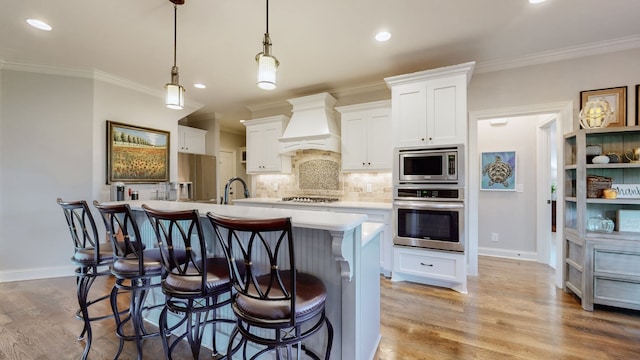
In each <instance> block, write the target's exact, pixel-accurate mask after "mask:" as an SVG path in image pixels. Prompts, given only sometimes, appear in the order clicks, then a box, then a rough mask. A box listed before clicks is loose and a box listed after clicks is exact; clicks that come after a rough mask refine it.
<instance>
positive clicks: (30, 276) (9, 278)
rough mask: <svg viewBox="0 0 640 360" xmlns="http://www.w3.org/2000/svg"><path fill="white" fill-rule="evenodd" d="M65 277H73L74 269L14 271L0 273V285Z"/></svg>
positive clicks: (51, 268)
mask: <svg viewBox="0 0 640 360" xmlns="http://www.w3.org/2000/svg"><path fill="white" fill-rule="evenodd" d="M66 276H75V268H74V267H73V266H72V265H69V266H56V267H48V268H35V269H25V270H15V271H0V283H4V282H13V281H24V280H38V279H49V278H58V277H66Z"/></svg>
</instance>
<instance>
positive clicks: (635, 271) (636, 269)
mask: <svg viewBox="0 0 640 360" xmlns="http://www.w3.org/2000/svg"><path fill="white" fill-rule="evenodd" d="M593 271H594V272H595V273H596V274H598V273H607V274H618V275H628V276H639V277H640V253H635V252H614V251H608V250H598V249H596V251H595V255H594V260H593Z"/></svg>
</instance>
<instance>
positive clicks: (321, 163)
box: [298, 159, 340, 190]
mask: <svg viewBox="0 0 640 360" xmlns="http://www.w3.org/2000/svg"><path fill="white" fill-rule="evenodd" d="M298 167H299V171H298V185H299V187H300V190H340V164H339V163H337V162H335V161H333V160H324V159H316V160H309V161H305V162H303V163H300V165H299V166H298Z"/></svg>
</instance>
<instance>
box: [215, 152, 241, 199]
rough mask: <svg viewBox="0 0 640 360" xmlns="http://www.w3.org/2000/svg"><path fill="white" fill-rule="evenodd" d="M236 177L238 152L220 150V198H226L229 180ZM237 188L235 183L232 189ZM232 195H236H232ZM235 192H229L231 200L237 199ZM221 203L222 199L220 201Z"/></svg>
mask: <svg viewBox="0 0 640 360" xmlns="http://www.w3.org/2000/svg"><path fill="white" fill-rule="evenodd" d="M235 176H236V151H235V150H229V149H220V151H218V197H219V198H221V197H223V196H224V186H225V185H226V184H227V182H228V181H229V179H231V178H233V177H235ZM235 186H237V183H234V184H233V185H232V187H235ZM231 193H234V194H233V195H231ZM235 193H236V192H235V191H232V190H229V199H234V198H235ZM218 202H220V199H218Z"/></svg>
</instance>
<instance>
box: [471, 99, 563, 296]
mask: <svg viewBox="0 0 640 360" xmlns="http://www.w3.org/2000/svg"><path fill="white" fill-rule="evenodd" d="M540 114H553V116H555V119H556V121H555V123H556V134H555V136H554V138H553V139H551V138H550V140H549V141H553V142H554V143H555V144H556V147H557V148H558V149H561V148H562V144H563V133H564V132H563V129H564V128H566V129H571V128H572V124H573V102H571V101H567V102H558V103H550V104H541V105H530V106H523V107H515V108H504V109H493V110H484V111H474V112H470V113H469V134H470V136H469V161H468V162H467V173H468V174H469V176H468V178H469V186H468V192H469V195H468V197H467V199H468V204H469V206H468V209H469V210H468V216H467V219H469V220H468V222H467V230H468V231H467V233H468V235H469V236H468V241H469V247H468V250H469V251H468V253H467V256H468V259H467V263H468V267H467V268H468V275H472V276H477V275H478V213H479V211H480V210H481V209H479V206H478V200H479V192H480V179H481V173H480V157H479V150H478V136H477V134H478V122H479V121H481V120H489V119H494V118H507V117H519V116H531V115H540ZM556 158H557V163H558V164H563V161H564V154H563V152H562V151H558V152H557V157H556ZM547 159H548V158H547ZM536 191H537V190H536ZM556 192H557V193H558V194H562V193H563V184H562V182H558V183H557V184H556ZM543 194H544V195H545V196H544V201H545V203H546V200H547V193H546V192H544V193H543ZM537 197H538V198H540V196H537ZM537 201H538V202H539V201H540V199H538V200H537ZM547 206H548V205H547ZM557 213H558V214H563V213H564V204H563V202H562V201H560V202H558V203H557ZM536 217H539V216H538V215H537V212H536ZM547 220H548V219H547ZM536 221H537V219H536ZM556 230H557V231H556V236H557V239H559V240H560V241H557V242H556V243H555V244H554V245H555V254H557V255H556V259H555V264H556V266H555V268H556V269H562V266H561V265H562V258H563V256H564V249H563V246H561V244H562V241H561V240H562V238H563V232H562V226H558V227H557V229H556ZM555 283H556V286H557V287H562V284H563V283H564V274H563V271H556V281H555Z"/></svg>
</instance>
